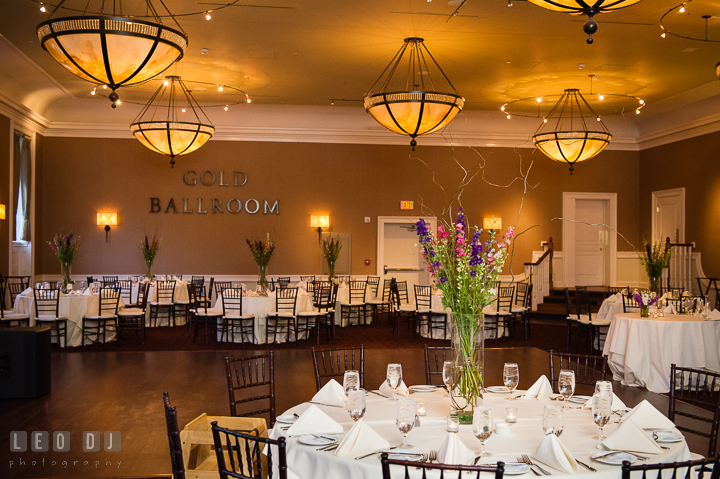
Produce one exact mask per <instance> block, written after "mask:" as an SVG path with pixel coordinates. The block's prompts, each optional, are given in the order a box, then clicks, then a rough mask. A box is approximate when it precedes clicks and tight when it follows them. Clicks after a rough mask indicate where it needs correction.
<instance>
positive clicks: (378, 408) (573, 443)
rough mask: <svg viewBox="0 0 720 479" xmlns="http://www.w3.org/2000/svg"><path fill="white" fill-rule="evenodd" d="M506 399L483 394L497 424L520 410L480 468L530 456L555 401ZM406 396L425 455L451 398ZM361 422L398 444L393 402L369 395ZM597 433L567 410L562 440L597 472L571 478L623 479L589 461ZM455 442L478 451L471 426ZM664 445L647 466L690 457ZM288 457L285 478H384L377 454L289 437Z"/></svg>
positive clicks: (397, 473)
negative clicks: (419, 413)
mask: <svg viewBox="0 0 720 479" xmlns="http://www.w3.org/2000/svg"><path fill="white" fill-rule="evenodd" d="M516 393H518V391H516ZM507 397H508V395H507V394H492V393H486V394H485V400H484V404H485V405H488V406H491V407H492V408H493V418H494V420H495V421H496V422H498V421H504V418H505V408H506V407H508V406H509V405H512V406H514V407H517V408H518V411H517V414H516V416H517V418H518V422H517V423H516V424H515V425H514V426H513V427H512V433H511V434H510V435H509V436H498V435H497V434H493V435H492V436H491V437H490V439H489V441H488V443H487V445H486V446H485V450H486V451H488V452H490V453H492V456H490V457H485V458H483V459H481V461H480V464H484V463H490V462H496V461H505V462H515V461H517V458H518V456H519V455H520V454H528V455H530V454H531V453H532V452H533V451H534V450H535V448H536V447H537V446H538V445H539V444H540V442H541V441H542V440H543V438H544V434H543V430H542V411H543V407H544V406H545V405H546V404H555V403H554V402H553V401H550V399H545V400H543V401H538V400H536V399H520V400H516V401H513V402H508V401H507V400H506V399H505V398H507ZM410 398H411V399H414V400H415V401H416V405H417V402H419V401H423V402H424V403H425V409H426V410H427V416H426V417H422V418H420V421H421V426H420V427H419V428H414V429H413V430H412V431H411V432H410V434H409V435H408V443H409V444H413V445H414V446H415V447H414V449H413V451H416V452H420V453H425V454H427V453H428V452H430V451H431V450H435V451H437V450H438V449H439V448H440V446H441V445H442V443H443V441H444V440H445V437H446V435H447V433H446V427H447V420H446V417H447V416H448V414H449V410H450V400H449V399H448V398H447V393H445V391H444V390H438V391H436V392H434V393H414V394H411V396H410ZM309 399H310V398H308V400H309ZM309 406H310V405H309V404H307V403H304V404H300V405H299V406H296V407H294V408H292V409H290V410H288V411H286V412H285V413H284V414H292V413H297V414H301V413H302V412H303V411H305V409H307V408H308V407H309ZM628 406H630V405H628ZM318 407H319V408H320V409H321V410H322V411H323V412H325V413H326V414H328V415H329V416H330V417H332V418H333V419H334V420H335V421H337V422H339V423H340V424H341V425H342V426H343V430H344V433H347V431H348V430H349V429H350V427H352V425H353V422H352V420H351V419H350V416H348V414H347V412H346V411H345V410H344V409H341V408H337V407H327V406H318ZM614 417H615V416H614ZM364 423H365V424H366V425H368V426H370V427H372V429H374V430H375V431H376V432H377V433H378V434H380V435H381V436H383V437H384V438H385V439H387V440H388V442H389V443H390V445H391V446H397V445H398V444H401V443H402V435H401V433H400V432H399V431H398V429H397V428H396V427H395V402H394V401H393V400H391V399H386V398H381V397H379V396H377V395H375V394H368V395H367V410H366V413H365V417H364ZM282 426H283V424H280V423H276V425H275V428H274V429H273V430H272V431H271V432H270V437H272V438H277V437H279V436H280V435H284V433H285V432H284V431H283V430H282V429H281V427H282ZM617 427H618V426H617V424H609V425H608V426H606V427H605V435H606V436H607V435H608V433H612V432H613V431H614V430H615V429H616V428H617ZM597 433H598V427H597V426H596V425H595V423H594V422H593V420H592V412H591V411H590V410H589V409H570V410H566V411H565V428H564V431H563V433H562V436H560V440H561V441H562V442H563V444H565V446H566V447H567V448H568V449H569V450H570V452H571V453H572V454H573V456H574V457H576V458H577V459H579V460H581V461H583V462H585V463H586V464H589V465H591V466H592V467H594V468H595V469H597V470H598V472H596V473H593V472H590V471H588V470H586V469H584V468H583V467H582V466H580V469H579V472H578V474H577V475H576V476H574V477H577V478H582V479H619V478H620V476H621V474H620V467H619V466H609V465H605V464H601V463H599V462H596V461H594V460H592V459H590V455H591V454H592V453H594V452H597V451H598V449H596V448H597V446H598V441H597V440H596V439H592V436H593V435H596V434H597ZM458 438H459V439H460V440H461V441H462V442H463V443H464V444H465V445H466V446H467V447H468V448H470V449H471V450H472V451H475V452H477V451H479V450H480V443H479V441H478V440H477V439H476V438H475V436H473V433H472V426H470V425H467V426H466V425H463V426H460V432H459V433H458ZM341 439H342V437H341ZM667 446H669V447H670V450H669V451H667V452H665V453H664V454H662V455H657V456H653V457H652V458H651V459H650V460H648V461H647V463H652V462H672V461H682V460H689V459H690V450H689V449H688V447H687V444H686V443H685V441H682V442H680V443H676V444H667ZM287 456H288V461H287V462H288V477H290V478H299V479H315V478H318V477H327V478H331V477H332V478H336V477H337V478H339V477H342V478H344V479H377V478H379V477H381V476H382V473H381V469H380V459H379V458H380V456H379V455H374V456H370V457H367V458H365V459H361V460H357V461H356V460H354V459H353V458H340V457H336V456H335V455H333V453H332V452H323V451H318V450H317V448H315V447H310V446H304V445H302V444H300V443H298V440H297V438H288V440H287ZM644 463H645V462H643V464H644ZM543 468H544V469H547V470H548V471H550V472H552V473H553V474H552V475H553V476H556V477H557V476H563V477H566V476H567V475H566V474H563V473H561V472H559V471H557V470H555V469H552V468H550V467H546V466H543ZM421 472H422V471H417V470H415V469H411V470H410V475H411V477H413V478H415V477H418V478H419V477H420V474H421ZM392 473H393V477H397V478H398V479H400V478H402V477H403V473H404V468H402V467H393V468H392ZM432 477H437V476H432ZM453 477H455V475H453ZM473 477H474V476H473ZM522 477H523V478H524V479H525V478H526V479H530V478H534V477H535V476H533V475H532V473H530V472H528V473H527V474H525V475H523V476H522Z"/></svg>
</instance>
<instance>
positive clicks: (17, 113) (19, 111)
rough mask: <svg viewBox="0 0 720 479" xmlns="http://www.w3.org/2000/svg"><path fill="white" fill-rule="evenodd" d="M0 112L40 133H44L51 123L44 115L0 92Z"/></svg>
mask: <svg viewBox="0 0 720 479" xmlns="http://www.w3.org/2000/svg"><path fill="white" fill-rule="evenodd" d="M0 114H2V115H5V116H6V117H8V118H10V119H11V120H13V122H15V123H16V124H18V125H21V126H24V127H25V128H27V129H29V130H30V131H32V132H33V133H40V134H41V135H44V134H45V132H46V131H47V130H48V128H50V124H51V122H50V121H49V120H48V119H47V118H45V117H44V116H42V115H40V114H38V113H35V112H34V111H32V110H31V109H30V108H28V107H26V106H25V105H23V104H21V103H18V102H16V101H15V100H13V99H12V98H9V97H7V96H5V95H4V94H3V93H2V92H0Z"/></svg>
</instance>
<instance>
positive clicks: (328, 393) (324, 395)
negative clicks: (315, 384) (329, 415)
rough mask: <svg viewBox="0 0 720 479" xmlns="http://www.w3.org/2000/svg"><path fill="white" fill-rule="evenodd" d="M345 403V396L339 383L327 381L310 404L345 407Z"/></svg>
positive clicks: (332, 380)
mask: <svg viewBox="0 0 720 479" xmlns="http://www.w3.org/2000/svg"><path fill="white" fill-rule="evenodd" d="M346 401H347V396H346V395H345V390H344V389H343V387H342V386H341V385H340V383H339V382H337V381H335V380H334V379H331V380H330V381H328V382H327V384H325V386H323V387H322V388H320V390H319V391H318V392H317V393H315V395H314V396H313V398H312V402H321V403H323V404H332V405H333V406H342V407H345V402H346Z"/></svg>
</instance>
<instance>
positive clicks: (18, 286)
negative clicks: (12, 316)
mask: <svg viewBox="0 0 720 479" xmlns="http://www.w3.org/2000/svg"><path fill="white" fill-rule="evenodd" d="M7 289H8V291H9V292H10V308H13V307H14V306H15V298H17V297H18V295H19V294H20V293H22V292H23V291H25V289H27V286H25V283H21V282H16V281H10V279H9V278H8V283H7Z"/></svg>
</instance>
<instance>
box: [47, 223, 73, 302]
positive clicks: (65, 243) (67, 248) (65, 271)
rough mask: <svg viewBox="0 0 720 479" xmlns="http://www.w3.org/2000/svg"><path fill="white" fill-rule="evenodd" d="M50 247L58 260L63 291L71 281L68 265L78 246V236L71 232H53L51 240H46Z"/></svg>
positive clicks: (70, 263) (70, 264)
mask: <svg viewBox="0 0 720 479" xmlns="http://www.w3.org/2000/svg"><path fill="white" fill-rule="evenodd" d="M48 244H49V245H50V249H52V250H53V252H54V253H55V256H57V258H58V260H59V261H60V269H61V272H62V277H63V278H62V289H63V291H65V290H66V289H67V285H68V284H70V283H72V281H71V279H70V266H72V262H73V259H74V258H75V254H76V253H77V250H78V247H79V246H80V237H79V236H75V235H74V234H73V233H70V234H69V235H63V234H59V233H58V234H55V236H53V239H52V240H51V241H48Z"/></svg>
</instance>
